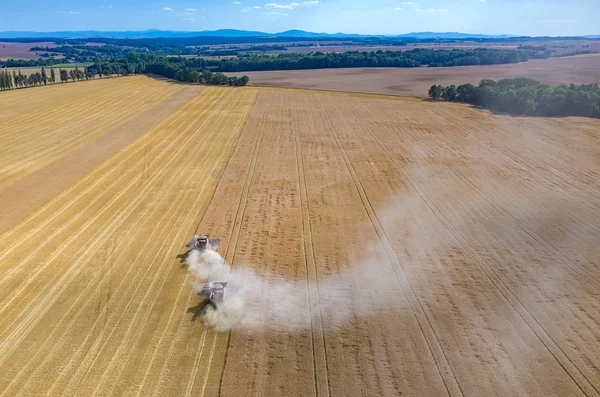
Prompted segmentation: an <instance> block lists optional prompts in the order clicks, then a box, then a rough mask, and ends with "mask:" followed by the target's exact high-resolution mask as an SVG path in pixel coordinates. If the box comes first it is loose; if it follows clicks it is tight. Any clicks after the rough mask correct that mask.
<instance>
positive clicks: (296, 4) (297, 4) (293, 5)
mask: <svg viewBox="0 0 600 397" xmlns="http://www.w3.org/2000/svg"><path fill="white" fill-rule="evenodd" d="M290 5H291V6H292V7H298V6H299V5H300V3H290Z"/></svg>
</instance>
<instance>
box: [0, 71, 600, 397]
mask: <svg viewBox="0 0 600 397" xmlns="http://www.w3.org/2000/svg"><path fill="white" fill-rule="evenodd" d="M105 84H106V83H105ZM163 84H164V83H163ZM78 86H84V84H81V85H73V89H75V87H78ZM59 88H60V87H55V88H52V89H59ZM77 89H79V88H77ZM181 94H182V93H181V92H177V93H174V94H173V95H181ZM18 99H19V98H18V96H17V97H15V101H17V100H18ZM62 101H63V102H59V103H58V104H57V106H61V104H63V106H64V105H66V104H67V103H68V102H66V101H67V99H63V100H62ZM17 103H18V102H14V103H12V102H11V103H7V104H6V106H7V109H8V110H7V111H10V109H13V110H12V111H14V112H17V111H18V105H17ZM10 106H13V107H12V108H11V107H10ZM47 111H48V112H51V109H50V107H49V108H48V110H47ZM74 122H75V121H74ZM30 128H31V129H36V128H43V127H37V126H36V125H35V124H34V125H32V126H31V127H30ZM599 130H600V124H599V123H598V121H597V120H587V119H580V118H566V119H536V118H517V117H507V116H497V115H492V114H490V113H489V112H484V111H480V110H475V109H471V108H469V107H466V106H461V105H456V104H433V103H423V102H414V101H413V102H411V101H398V100H386V99H376V98H370V97H364V96H362V97H361V96H351V95H329V94H326V93H310V92H307V91H294V90H267V89H262V90H256V89H251V88H244V89H231V88H216V87H212V88H205V89H204V90H202V92H200V93H199V94H197V95H195V96H194V97H193V98H192V99H190V100H189V101H188V102H186V103H185V104H183V105H181V106H180V107H178V108H177V109H176V110H174V111H173V113H172V114H171V115H169V116H168V117H166V118H165V119H164V120H162V121H160V122H158V124H156V125H155V126H153V127H152V128H150V129H149V131H148V132H147V133H146V134H144V135H141V136H140V137H139V138H137V139H136V140H135V141H133V142H132V143H131V144H129V145H127V146H125V147H124V148H123V149H122V150H121V151H119V152H117V153H115V154H113V155H112V156H110V157H108V158H107V159H106V160H105V161H104V162H102V163H100V164H99V165H98V166H97V167H95V168H94V169H93V170H91V171H90V172H89V173H87V174H85V175H84V176H82V177H80V178H79V179H78V180H77V181H76V182H75V183H73V184H72V185H71V186H69V187H68V188H66V189H65V190H63V191H61V192H58V193H57V194H56V196H55V197H54V198H52V199H51V200H50V201H49V202H48V203H46V204H44V205H43V206H41V207H40V208H39V209H37V210H36V211H34V212H33V213H31V214H30V215H29V216H28V217H27V218H25V219H24V220H22V221H20V222H19V223H17V224H15V225H14V226H13V227H11V228H9V229H7V230H6V231H4V232H3V233H2V234H0V370H1V372H0V373H1V374H2V375H0V393H3V395H18V394H22V395H27V394H39V393H49V394H52V395H58V394H65V395H74V394H80V395H123V394H128V395H140V396H142V395H144V396H145V395H185V396H191V395H315V394H318V395H323V396H326V395H384V396H385V395H389V396H392V395H399V394H400V393H402V395H462V394H465V395H476V394H477V395H479V394H481V395H564V396H575V395H588V396H590V395H598V387H597V385H598V384H600V372H599V371H598V369H597V368H598V366H600V350H599V349H598V346H597V343H595V341H596V340H597V338H598V337H599V336H600V335H598V334H599V332H600V329H599V328H598V327H597V323H598V319H599V318H600V307H599V305H598V302H599V300H598V297H599V287H600V283H599V280H600V274H599V272H600V268H598V263H600V250H599V248H598V247H597V244H596V242H597V241H598V239H599V238H600V229H599V228H598V227H597V226H596V225H598V224H599V223H600V219H598V217H599V215H598V214H599V213H600V212H599V211H598V202H599V201H598V195H599V194H600V186H599V184H598V180H599V179H598V173H599V172H600V170H599V169H598V167H597V161H596V159H597V158H598V156H599V155H600V141H599V139H600V138H599V136H598V131H599ZM65 133H66V136H70V135H71V134H70V133H67V132H65ZM7 136H8V137H10V138H11V139H18V136H12V135H10V134H9V135H7ZM25 147H26V146H23V145H21V146H19V145H18V142H17V144H15V146H14V147H13V148H12V149H11V150H7V151H6V152H3V153H8V154H2V153H0V161H2V160H4V161H7V163H10V161H8V160H10V159H7V158H5V157H6V156H16V157H15V158H17V157H18V156H19V155H24V154H25ZM70 150H75V149H70ZM63 155H64V153H63ZM36 161H38V162H43V161H45V160H44V157H41V158H39V159H38V160H36ZM34 168H35V166H34ZM7 180H8V179H7ZM7 183H8V182H7ZM12 183H13V184H14V183H18V181H17V182H12ZM9 187H10V185H9ZM0 197H1V190H0ZM194 232H210V233H211V234H213V235H214V236H217V237H219V238H221V239H222V240H223V241H222V246H221V247H222V249H221V254H222V255H223V257H224V259H225V260H226V261H227V262H228V263H230V264H231V265H232V269H233V271H236V269H242V268H248V267H249V268H251V269H252V271H253V272H255V273H256V274H258V275H262V277H263V280H264V285H263V286H262V288H259V289H257V290H256V295H255V297H254V299H255V300H256V301H257V303H258V304H257V305H253V306H252V307H253V308H254V309H253V310H257V311H258V313H255V314H257V315H259V317H260V318H261V319H262V325H261V326H260V327H237V328H234V329H233V330H232V331H231V332H230V333H217V332H214V331H212V330H210V329H208V328H206V327H205V326H204V324H203V322H202V321H201V317H202V311H201V310H202V302H201V299H200V298H199V297H197V296H194V295H193V294H192V293H191V286H190V282H191V277H190V276H189V275H188V274H187V271H186V269H185V268H184V267H183V265H182V264H181V263H180V262H179V260H178V259H177V255H178V254H183V253H184V252H185V251H184V249H183V244H184V243H185V242H186V241H187V238H189V236H190V235H191V234H193V233H194ZM32 242H35V243H33V244H32ZM361 268H363V269H366V270H367V273H363V276H364V277H362V278H360V277H345V276H344V275H348V274H350V273H352V272H353V271H354V270H353V269H361ZM281 279H283V280H285V283H288V284H290V283H293V284H290V285H294V286H298V285H300V286H305V287H302V288H301V289H300V292H299V293H297V294H296V295H297V296H296V298H297V299H296V300H295V302H296V306H295V307H294V310H295V311H296V312H297V315H298V316H299V317H300V318H302V319H305V320H306V321H305V322H304V323H302V324H300V326H298V324H290V323H288V322H287V320H288V319H289V318H290V317H289V315H287V314H285V313H281V312H278V311H276V310H275V311H271V310H268V308H267V307H262V308H261V305H260V301H261V296H268V295H269V293H270V292H269V288H270V287H277V286H278V282H277V280H281ZM330 280H337V281H339V280H341V282H337V281H336V282H330ZM288 284H286V285H288ZM293 292H298V290H297V289H294V290H293ZM339 297H343V299H342V300H340V299H339ZM382 297H383V298H385V299H381V298H382ZM382 302H383V303H382ZM365 308H366V309H367V310H365ZM341 313H343V314H344V316H341ZM294 314H296V313H294Z"/></svg>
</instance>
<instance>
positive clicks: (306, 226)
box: [292, 93, 331, 396]
mask: <svg viewBox="0 0 600 397" xmlns="http://www.w3.org/2000/svg"><path fill="white" fill-rule="evenodd" d="M297 99H298V96H297V95H296V94H295V93H294V94H293V102H292V129H293V132H294V137H295V143H296V146H295V147H296V170H297V173H298V175H297V176H298V186H299V190H300V206H301V212H300V215H301V219H302V240H303V244H302V245H303V248H304V265H305V266H306V286H307V290H308V305H309V314H310V320H311V321H310V331H311V340H312V353H313V370H314V371H315V392H316V393H315V394H316V395H317V396H320V395H323V394H324V393H323V392H322V390H321V387H322V386H320V382H319V378H320V377H319V375H318V373H319V372H318V368H317V367H318V364H317V355H316V352H315V336H314V332H315V330H314V328H313V308H312V306H313V304H314V305H315V306H316V310H317V311H318V312H319V326H318V327H317V328H318V331H317V332H318V333H319V334H320V339H321V340H320V342H321V347H322V348H323V358H322V360H323V363H324V367H325V373H324V375H325V384H326V385H327V394H326V395H327V396H330V395H331V384H330V382H329V376H328V375H329V374H328V372H329V368H328V365H327V345H326V343H325V332H324V326H323V313H322V312H321V308H320V306H319V301H320V298H319V280H318V272H317V261H316V258H315V247H314V238H313V234H312V225H311V222H310V203H309V200H308V193H307V188H306V176H305V173H304V157H303V156H302V142H301V140H300V132H299V131H298V125H297V123H296V100H297ZM307 238H308V242H307ZM309 262H310V265H311V266H310V268H312V269H313V270H312V271H313V272H314V274H313V275H312V276H313V277H312V278H311V277H310V276H309V274H310V273H311V271H309ZM311 282H314V288H315V294H316V301H315V302H312V300H311V287H310V285H311Z"/></svg>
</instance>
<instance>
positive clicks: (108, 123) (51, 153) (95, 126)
mask: <svg viewBox="0 0 600 397" xmlns="http://www.w3.org/2000/svg"><path fill="white" fill-rule="evenodd" d="M172 93H173V92H171V91H168V90H166V91H164V90H163V91H162V92H161V91H160V90H157V92H156V95H154V96H153V97H151V98H139V99H137V100H134V101H130V102H129V101H124V103H123V104H122V106H121V107H120V108H119V109H113V110H114V111H113V112H111V113H110V117H105V118H102V117H101V114H97V115H96V117H100V119H99V120H96V119H95V118H94V117H92V118H91V119H90V120H85V119H84V120H82V121H80V122H78V123H76V124H75V125H74V126H71V127H70V128H67V129H66V130H65V129H62V128H61V129H59V132H58V135H57V134H54V139H57V138H59V137H60V139H61V140H60V141H59V142H60V143H61V144H60V146H57V145H49V144H48V141H50V142H51V139H50V138H49V137H45V136H44V135H43V134H42V136H39V137H38V136H35V137H32V138H31V141H32V142H34V143H33V144H31V143H29V144H28V145H27V146H26V149H23V150H20V149H15V150H16V153H19V152H21V153H22V154H21V155H20V157H15V156H12V157H11V158H10V159H9V160H7V161H10V163H12V164H13V165H7V164H5V165H3V166H2V170H3V176H2V178H0V188H3V187H6V186H7V185H9V184H10V183H12V182H14V181H15V180H18V179H20V178H22V177H23V175H24V173H30V172H33V171H35V170H37V169H39V168H41V167H43V166H44V165H46V164H48V163H50V162H52V161H54V160H56V159H58V158H60V157H61V156H63V155H64V154H65V153H68V152H70V151H72V150H74V149H76V148H78V147H80V146H81V145H82V144H85V143H86V142H89V141H90V140H91V139H95V138H97V137H99V136H101V135H103V134H104V133H106V132H107V131H110V129H111V127H112V128H114V127H116V126H118V125H120V124H122V123H124V122H126V121H128V120H130V119H132V118H134V117H135V116H137V114H138V113H139V112H142V111H144V110H146V109H148V108H149V107H151V106H153V105H154V104H156V103H157V102H159V101H161V100H163V99H165V98H166V97H168V96H169V95H171V94H172ZM108 110H110V109H107V111H108ZM81 123H86V124H85V125H78V124H81ZM71 129H75V130H76V131H85V133H83V134H69V131H71ZM70 135H72V137H71V136H70ZM36 144H37V145H38V147H36ZM13 151H14V150H13ZM32 154H33V155H32ZM24 159H27V161H24Z"/></svg>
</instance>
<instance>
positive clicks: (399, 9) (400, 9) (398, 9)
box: [394, 7, 402, 11]
mask: <svg viewBox="0 0 600 397" xmlns="http://www.w3.org/2000/svg"><path fill="white" fill-rule="evenodd" d="M394 11H402V8H400V7H396V8H394Z"/></svg>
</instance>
